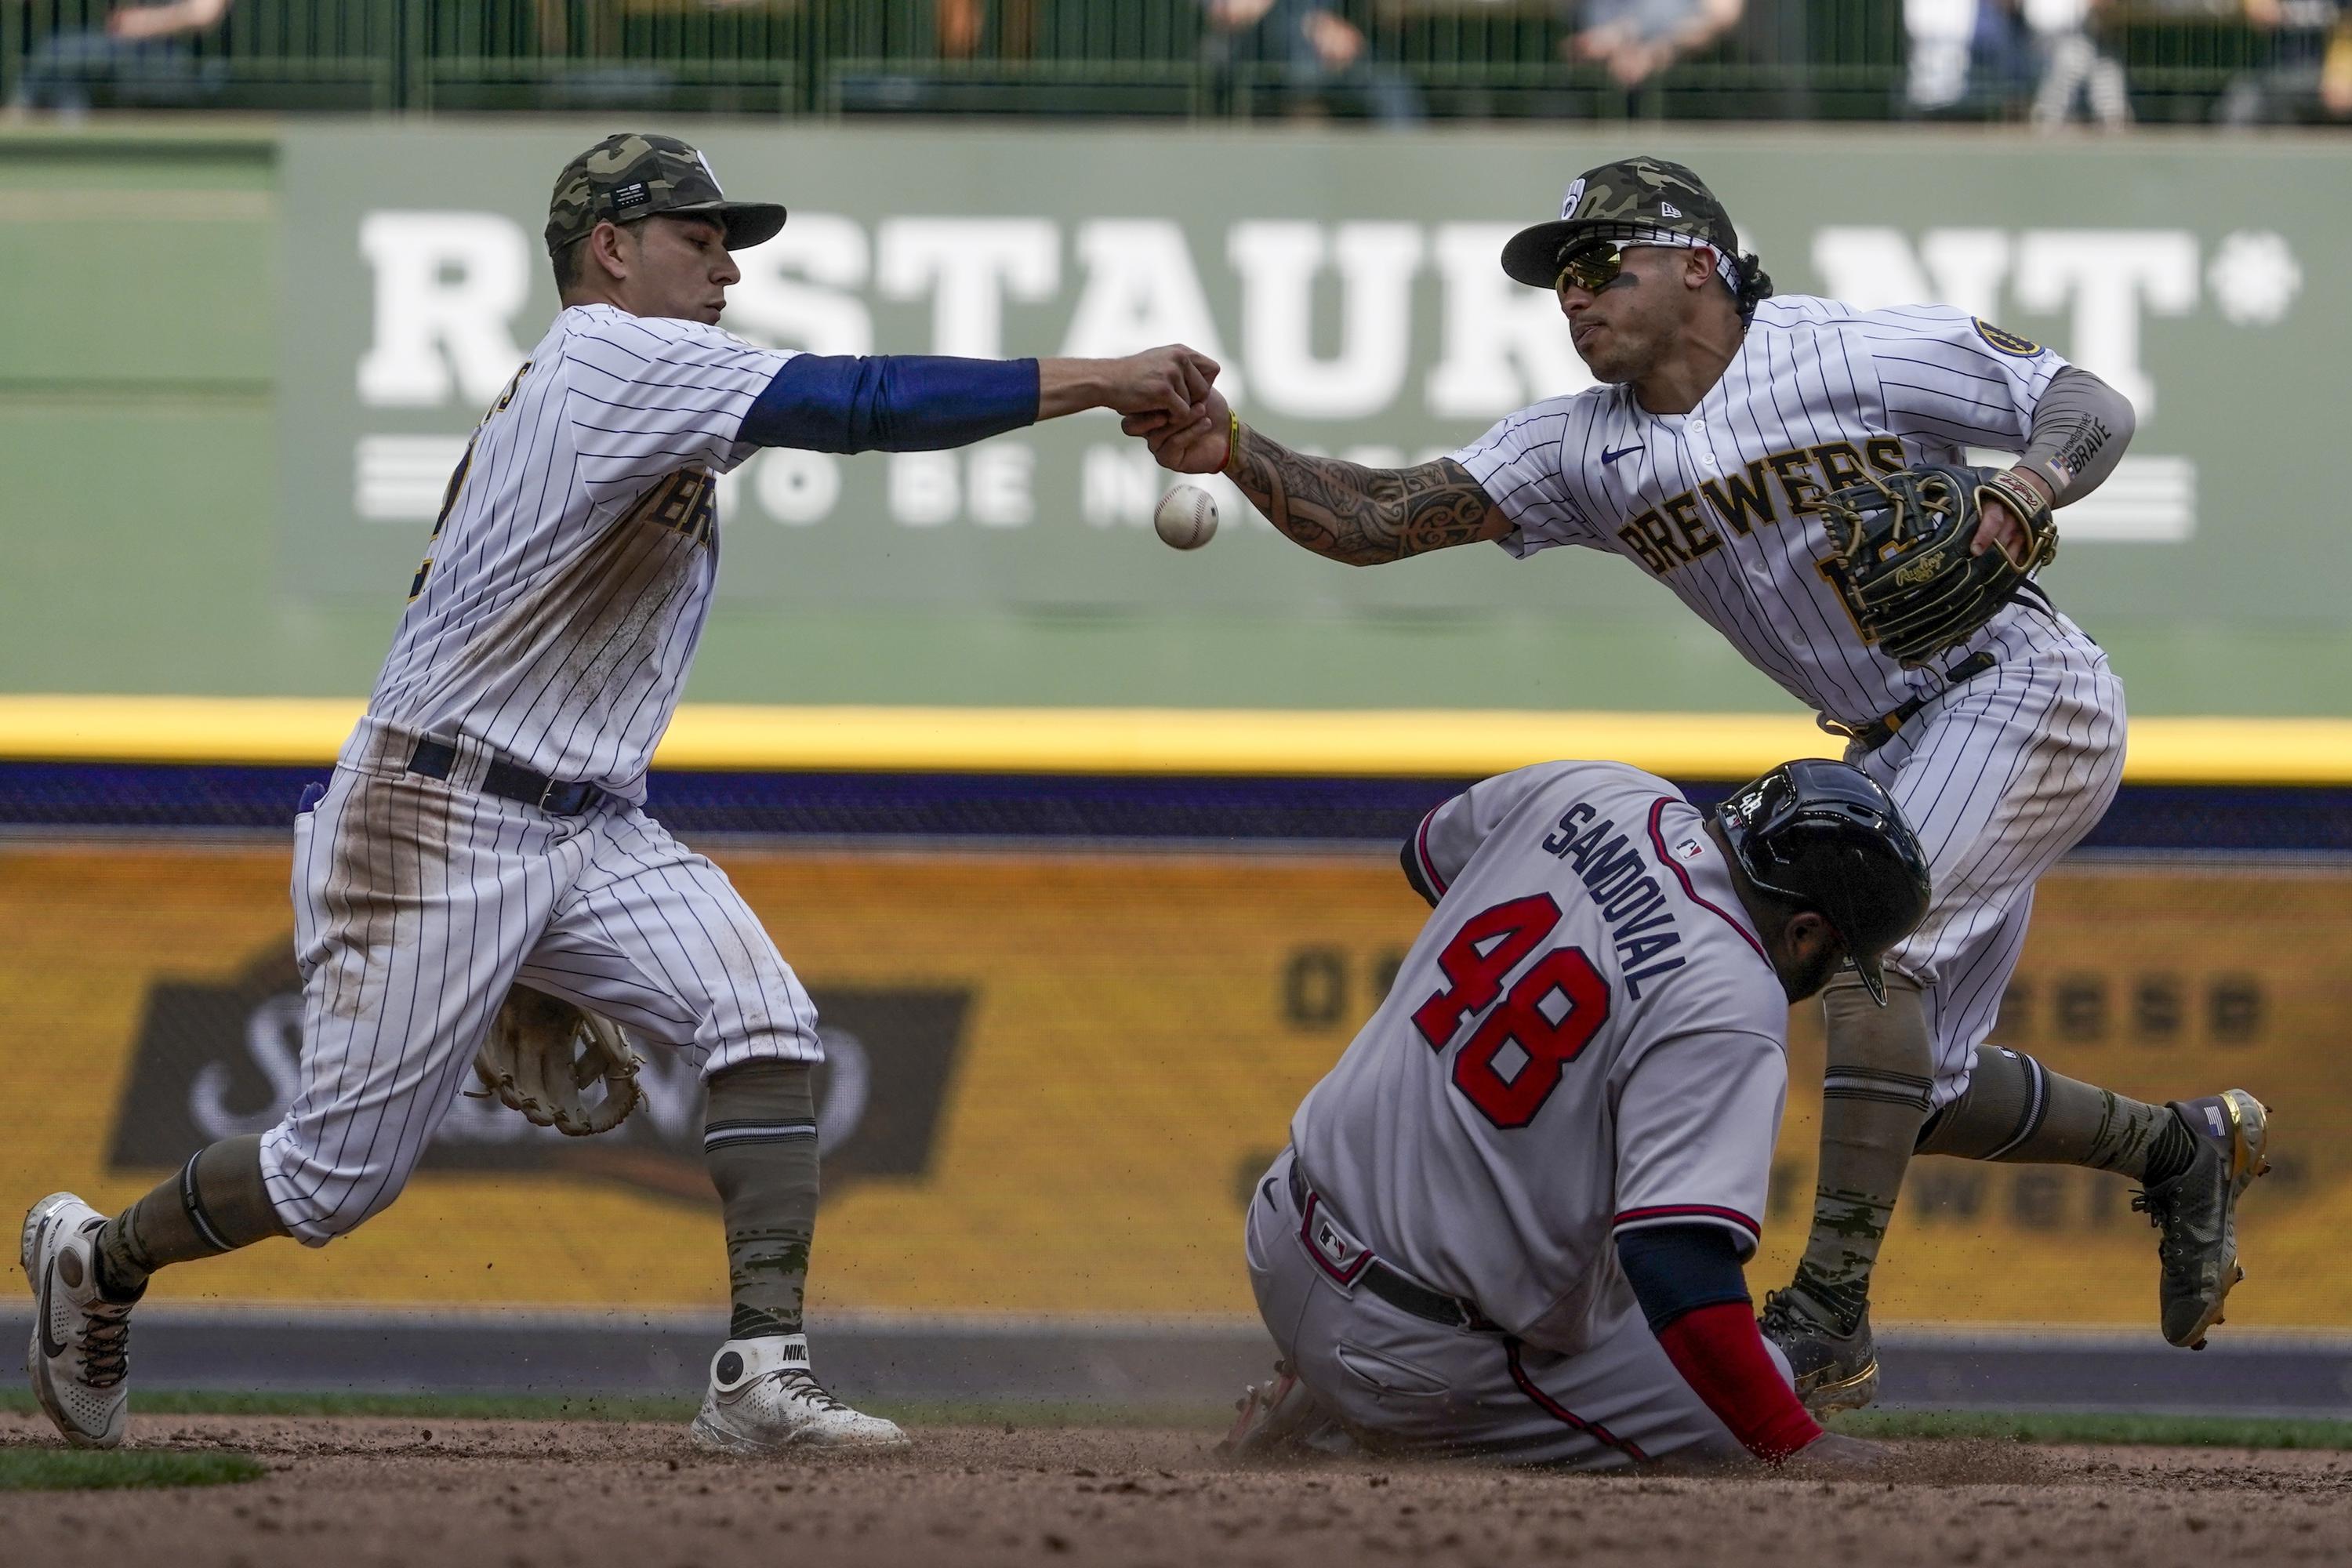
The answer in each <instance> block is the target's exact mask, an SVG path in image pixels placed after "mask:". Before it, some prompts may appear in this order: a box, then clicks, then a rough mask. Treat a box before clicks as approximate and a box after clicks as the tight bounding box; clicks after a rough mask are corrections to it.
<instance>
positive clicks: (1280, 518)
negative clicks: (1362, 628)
mask: <svg viewBox="0 0 2352 1568" xmlns="http://www.w3.org/2000/svg"><path fill="white" fill-rule="evenodd" d="M1225 473H1226V476H1227V477H1228V478H1230V479H1232V480H1233V481H1234V484H1235V485H1236V486H1238V487H1240V489H1241V492H1242V494H1244V495H1245V496H1247V497H1249V499H1250V501H1251V503H1252V504H1253V505H1255V507H1256V508H1257V510H1260V511H1262V512H1264V513H1265V516H1266V521H1269V522H1271V523H1273V524H1274V526H1275V527H1276V528H1278V529H1280V530H1281V531H1283V532H1285V533H1286V534H1288V535H1289V536H1290V537H1291V538H1292V539H1294V540H1296V541H1297V542H1299V543H1300V544H1303V545H1305V546H1306V547H1307V549H1309V550H1312V551H1313V552H1316V553H1317V554H1318V555H1328V556H1329V557H1330V558H1331V559H1332V560H1334V561H1344V562H1346V563H1348V564H1349V565H1350V566H1370V565H1373V564H1375V563H1379V562H1382V561H1401V560H1402V559H1403V558H1404V557H1406V556H1408V555H1420V554H1423V553H1424V552H1428V551H1432V550H1444V549H1445V548H1446V547H1447V546H1448V545H1454V544H1470V543H1474V542H1477V541H1480V540H1487V539H1500V538H1501V537H1502V536H1503V535H1504V534H1505V533H1507V532H1508V531H1509V525H1508V524H1507V523H1506V522H1505V521H1503V520H1502V518H1501V516H1500V515H1499V514H1498V513H1496V510H1495V508H1494V503H1493V502H1492V501H1490V500H1487V497H1486V491H1485V490H1484V489H1480V488H1479V485H1478V481H1477V480H1475V479H1472V478H1471V477H1470V475H1469V472H1468V470H1466V469H1465V468H1463V467H1462V465H1461V464H1459V463H1457V462H1455V461H1454V459H1453V458H1439V459H1438V460H1437V461H1435V462H1433V463H1423V465H1422V466H1421V467H1419V468H1363V467H1360V465H1358V464H1355V463H1343V462H1341V461H1340V460H1339V459H1338V458H1309V457H1305V456H1303V455H1301V454H1299V453H1297V452H1294V451H1292V450H1291V449H1290V448H1289V447H1285V446H1283V445H1282V444H1281V443H1280V442H1278V441H1273V440H1269V439H1267V438H1266V437H1264V436H1261V435H1259V434H1258V433H1257V432H1256V431H1255V430H1252V429H1251V428H1250V427H1249V426H1246V425H1244V426H1242V428H1241V441H1240V444H1239V446H1238V447H1236V449H1235V450H1234V454H1233V457H1232V458H1231V459H1230V460H1229V461H1228V462H1227V463H1226V465H1225Z"/></svg>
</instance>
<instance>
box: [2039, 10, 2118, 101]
mask: <svg viewBox="0 0 2352 1568" xmlns="http://www.w3.org/2000/svg"><path fill="white" fill-rule="evenodd" d="M2102 5H2103V0H2025V22H2026V26H2030V27H2032V29H2033V38H2034V43H2035V44H2036V46H2037V47H2038V48H2039V51H2040V53H2041V56H2042V81H2041V85H2040V86H2038V87H2036V88H2035V89H2033V123H2034V124H2036V125H2039V126H2042V128H2044V129H2049V128H2051V127H2053V126H2059V125H2063V124H2065V123H2066V121H2069V120H2071V119H2073V118H2074V100H2075V99H2076V97H2077V96H2078V95H2079V96H2081V97H2084V98H2085V99H2086V100H2088V103H2089V106H2090V111H2091V117H2092V118H2093V119H2094V120H2095V121H2098V122H2099V123H2100V124H2101V125H2104V126H2105V127H2107V129H2109V130H2111V131H2113V130H2119V129H2121V128H2122V127H2124V126H2126V125H2128V124H2130V123H2131V99H2130V97H2129V95H2128V94H2127V93H2126V91H2125V89H2124V68H2123V62H2122V61H2120V60H2118V59H2116V58H2115V57H2114V56H2113V55H2110V54H2106V53H2105V52H2103V51H2102V50H2101V49H2100V47H2099V46H2098V44H2097V43H2096V42H2095V41H2094V40H2093V39H2092V37H2091V32H2090V22H2091V19H2092V17H2093V16H2094V15H2095V13H2096V12H2097V11H2099V10H2100V8H2101V6H2102Z"/></svg>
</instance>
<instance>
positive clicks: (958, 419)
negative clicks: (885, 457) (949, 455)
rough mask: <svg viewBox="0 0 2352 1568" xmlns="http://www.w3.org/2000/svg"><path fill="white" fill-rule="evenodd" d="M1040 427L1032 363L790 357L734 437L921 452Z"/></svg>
mask: <svg viewBox="0 0 2352 1568" xmlns="http://www.w3.org/2000/svg"><path fill="white" fill-rule="evenodd" d="M1036 422H1037V362H1036V361H1035V360H1034V359H1015V360H995V359H948V358H944V357H941V356H939V355H933V354H870V355H861V354H796V355H794V356H793V358H792V359H791V360H789V361H787V362H786V363H785V364H784V367H783V368H782V370H780V371H778V372H777V373H776V375H775V379H774V380H772V381H771V382H769V383H768V386H767V390H766V391H764V392H762V393H761V394H760V395H759V397H758V399H757V400H755V401H754V402H753V403H752V405H751V409H750V411H749V412H748V413H746V414H745V415H744V416H743V428H742V431H741V433H740V436H739V437H737V439H739V440H740V441H744V442H746V443H749V444H750V445H752V446H755V447H799V448H800V449H801V450H803V451H808V452H928V451H935V450H937V449H939V448H940V447H964V446H969V445H971V443H972V442H974V441H978V440H982V439H984V438H985V437H990V436H998V435H1002V434H1003V433H1004V432H1005V431H1007V430H1018V429H1020V428H1021V427H1022V426H1026V425H1034V424H1035V423H1036Z"/></svg>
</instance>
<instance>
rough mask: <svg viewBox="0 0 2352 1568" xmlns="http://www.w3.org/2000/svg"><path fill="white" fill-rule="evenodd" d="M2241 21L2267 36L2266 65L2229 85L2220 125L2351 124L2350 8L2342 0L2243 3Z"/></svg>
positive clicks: (2219, 112)
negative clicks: (2267, 60)
mask: <svg viewBox="0 0 2352 1568" xmlns="http://www.w3.org/2000/svg"><path fill="white" fill-rule="evenodd" d="M2243 3H2244V5H2245V8H2246V23H2247V25H2248V26H2251V27H2253V28H2254V29H2255V30H2256V31H2258V32H2261V33H2264V34H2267V35H2269V37H2270V42H2271V50H2272V52H2271V64H2270V66H2269V67H2268V68H2266V69H2263V70H2260V71H2255V72H2252V73H2249V74H2248V75H2245V76H2242V77H2240V78H2239V79H2237V80H2236V81H2234V82H2231V84H2230V89H2229V91H2228V92H2226V93H2224V94H2223V95H2222V97H2221V107H2220V109H2219V110H2217V111H2216V115H2217V118H2219V119H2220V120H2221V121H2222V122H2223V123H2224V124H2228V125H2265V124H2272V125H2274V124H2291V123H2296V122H2302V121H2347V120H2352V5H2346V4H2344V3H2343V0H2243Z"/></svg>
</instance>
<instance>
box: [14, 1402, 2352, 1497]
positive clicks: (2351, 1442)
mask: <svg viewBox="0 0 2352 1568" xmlns="http://www.w3.org/2000/svg"><path fill="white" fill-rule="evenodd" d="M695 1405H696V1401H694V1400H693V1399H688V1398H670V1397H661V1396H655V1397H625V1398H605V1397H602V1396H597V1395H588V1394H236V1393H217V1392H215V1393H197V1392H189V1391H184V1390H171V1389H163V1390H146V1389H142V1390H141V1391H140V1392H139V1393H137V1394H134V1395H132V1399H131V1409H132V1410H133V1411H134V1412H136V1413H138V1414H140V1415H348V1416H382V1417H388V1418H392V1419H408V1420H442V1421H466V1420H473V1421H657V1422H684V1421H686V1420H687V1419H688V1418H689V1417H691V1416H692V1415H693V1414H694V1410H695ZM863 1408H866V1409H867V1410H870V1411H871V1412H873V1414H875V1415H886V1416H888V1417H889V1418H890V1419H891V1420H894V1421H897V1422H899V1423H901V1424H902V1425H906V1426H1012V1427H1014V1428H1016V1429H1024V1430H1034V1429H1036V1428H1040V1427H1063V1426H1154V1427H1177V1428H1182V1429H1185V1430H1192V1431H1203V1432H1205V1431H1212V1430H1215V1429H1217V1428H1219V1427H1222V1426H1223V1425H1224V1424H1225V1423H1226V1422H1227V1421H1229V1420H1231V1419H1232V1418H1233V1416H1232V1412H1231V1411H1229V1410H1227V1409H1225V1408H1224V1407H1223V1406H1221V1405H1220V1406H1203V1405H1094V1404H1053V1403H1043V1402H1029V1401H1013V1400H976V1401H956V1402H910V1401H879V1402H876V1403H873V1404H868V1405H863ZM33 1409H34V1405H33V1400H32V1395H31V1394H30V1393H29V1392H27V1391H26V1390H24V1389H21V1388H18V1389H0V1410H9V1411H16V1412H20V1413H27V1414H29V1413H30V1412H32V1410H33ZM1830 1425H1831V1426H1833V1427H1835V1428H1836V1429H1837V1430H1838V1431H1841V1432H1851V1433H1853V1435H1854V1436H1861V1437H1890V1438H1904V1437H1977V1438H1993V1439H1998V1440H2000V1441H2004V1442H2015V1443H2102V1444H2116V1445H2125V1446H2149V1445H2159V1446H2165V1447H2190V1448H2315V1449H2329V1450H2336V1449H2352V1421H2330V1420H2323V1419H2316V1418H2308V1417H2278V1418H2271V1417H2263V1416H2241V1415H2072V1414H2044V1413H2030V1414H2029V1413H2014V1414H2005V1413H1998V1412H1979V1411H1958V1410H1955V1411H1934V1410H1864V1411H1858V1412H1856V1413H1854V1414H1852V1415H1841V1416H1838V1417H1836V1418H1835V1419H1834V1420H1832V1422H1831V1423H1830ZM90 1457H92V1458H110V1457H113V1456H106V1455H96V1456H90ZM121 1457H125V1458H128V1457H131V1456H129V1455H125V1456H121ZM0 1484H6V1483H0ZM156 1484H171V1485H177V1484H182V1483H177V1482H172V1483H156ZM188 1484H193V1483H188Z"/></svg>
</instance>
